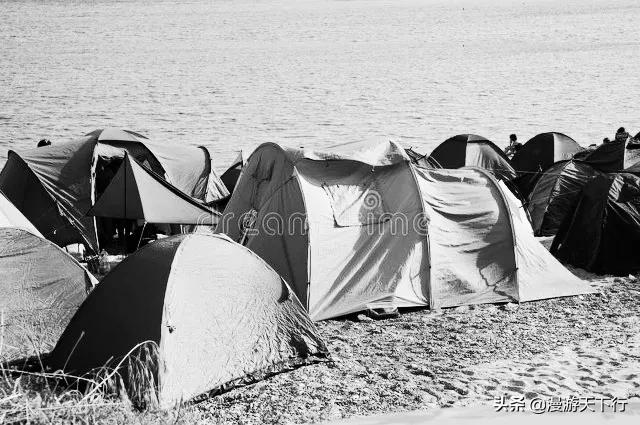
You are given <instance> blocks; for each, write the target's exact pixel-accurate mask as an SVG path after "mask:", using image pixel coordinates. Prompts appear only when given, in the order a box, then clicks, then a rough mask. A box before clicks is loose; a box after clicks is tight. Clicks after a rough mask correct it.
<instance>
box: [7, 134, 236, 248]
mask: <svg viewBox="0 0 640 425" xmlns="http://www.w3.org/2000/svg"><path fill="white" fill-rule="evenodd" d="M125 152H126V153H128V154H129V155H130V156H131V157H133V158H135V159H136V160H137V161H138V162H140V163H141V164H143V165H145V166H146V167H148V168H149V169H151V170H152V171H154V172H156V173H157V174H159V175H161V176H163V177H164V178H166V179H167V181H169V182H170V183H171V184H172V185H174V186H176V187H177V188H178V189H180V190H181V191H183V192H185V193H187V194H189V195H190V196H193V197H195V198H197V199H201V200H204V201H207V202H208V201H211V200H217V199H222V198H224V197H226V196H228V192H227V191H226V188H225V187H224V185H223V184H222V182H220V181H219V179H218V177H217V176H216V175H215V173H214V172H213V170H212V168H211V160H210V156H209V153H208V151H207V150H206V149H204V148H198V147H189V146H180V145H177V144H169V143H167V144H161V143H157V142H150V141H149V140H148V139H145V138H144V136H141V135H139V134H137V133H134V132H131V131H128V130H120V129H104V130H96V131H94V132H91V133H89V134H87V135H86V136H85V137H83V138H81V139H78V140H74V141H71V142H66V143H56V144H53V145H50V146H46V147H41V148H37V149H33V150H28V151H24V152H20V153H17V152H15V151H9V155H8V159H7V163H6V164H5V167H4V168H3V170H2V173H0V190H2V191H3V192H4V193H5V195H6V196H7V198H8V199H9V200H10V201H11V202H12V203H13V204H14V205H16V207H17V208H18V209H19V210H20V211H21V212H22V213H23V214H24V215H25V216H26V217H27V219H29V221H30V222H31V223H33V225H34V226H35V227H36V228H37V229H38V230H39V231H40V232H41V233H42V234H43V235H44V236H45V237H46V238H47V239H49V240H52V241H54V242H55V243H57V244H58V245H60V246H66V245H69V244H72V243H84V244H85V245H86V246H87V247H88V248H89V249H91V250H92V251H94V252H98V250H99V246H98V245H99V244H98V235H97V230H96V221H95V219H94V218H93V217H87V216H86V212H87V211H88V210H89V208H90V207H91V205H92V204H93V202H94V200H95V198H96V195H97V194H98V193H96V192H97V189H98V188H97V183H98V182H99V181H100V180H101V176H102V175H106V171H103V166H113V165H119V162H120V161H122V158H123V157H124V154H125ZM103 173H105V174H103ZM106 184H108V181H106V182H103V183H102V186H103V187H106Z"/></svg>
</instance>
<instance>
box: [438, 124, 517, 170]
mask: <svg viewBox="0 0 640 425" xmlns="http://www.w3.org/2000/svg"><path fill="white" fill-rule="evenodd" d="M429 160H431V161H433V162H435V163H437V164H440V166H441V167H442V168H461V167H465V166H467V167H480V168H484V169H486V170H488V171H490V172H491V173H492V174H493V175H494V176H496V177H497V178H499V179H501V180H512V179H514V178H515V177H516V172H515V170H514V169H513V167H512V166H511V165H510V164H509V158H507V156H506V155H505V153H504V152H503V151H502V150H501V149H500V148H499V147H497V146H496V145H495V144H494V143H493V142H492V141H490V140H488V139H485V138H484V137H482V136H477V135H475V134H458V135H457V136H453V137H451V138H449V139H447V140H445V141H444V142H442V143H440V144H439V145H438V147H436V148H435V149H434V150H433V152H431V155H429Z"/></svg>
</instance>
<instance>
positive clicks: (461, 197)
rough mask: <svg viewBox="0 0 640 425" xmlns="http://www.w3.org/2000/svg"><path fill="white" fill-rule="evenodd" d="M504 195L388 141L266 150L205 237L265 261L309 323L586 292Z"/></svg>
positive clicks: (254, 158) (473, 174)
mask: <svg viewBox="0 0 640 425" xmlns="http://www.w3.org/2000/svg"><path fill="white" fill-rule="evenodd" d="M505 190H506V187H505V186H503V185H500V184H498V182H497V180H496V179H495V178H493V177H492V176H491V174H490V173H488V172H487V171H485V170H482V169H478V168H476V169H457V170H449V169H447V170H429V169H425V168H422V167H415V166H414V165H412V164H411V162H410V159H409V157H408V156H407V155H406V153H405V151H404V149H402V147H400V146H399V145H397V144H396V143H393V142H390V143H386V144H381V145H378V146H375V147H373V148H371V149H367V150H354V151H351V152H337V151H327V152H316V151H306V150H299V149H291V148H284V147H280V146H278V145H276V144H273V143H267V144H263V145H261V146H260V147H258V148H257V149H256V150H255V151H254V153H253V154H252V155H251V157H250V158H249V161H248V163H247V165H246V167H245V171H244V172H243V174H242V176H241V177H240V180H239V181H238V184H237V190H236V191H235V192H234V195H233V196H232V197H231V199H230V201H229V204H228V205H227V208H226V209H225V211H224V213H223V217H222V218H221V220H220V224H219V225H218V228H217V229H216V232H223V233H227V234H228V235H229V236H230V237H231V238H232V239H234V240H236V241H243V242H244V243H246V246H247V247H249V248H250V249H251V250H253V251H254V252H256V253H257V254H258V255H260V256H261V257H262V258H264V259H265V261H267V262H268V263H269V264H271V266H272V267H273V268H274V269H275V270H276V271H277V272H278V273H280V275H282V276H283V277H284V278H285V279H286V280H287V281H288V282H291V284H292V286H293V288H294V290H295V291H296V294H297V295H298V298H299V299H300V300H302V302H303V303H305V304H306V306H307V308H308V311H309V314H310V316H311V318H312V319H314V320H323V319H329V318H332V317H338V316H341V315H345V314H349V313H354V312H357V311H362V310H366V309H372V308H380V307H391V308H393V307H412V306H430V307H431V308H440V307H453V306H458V305H464V304H478V303H491V302H507V301H529V300H535V299H542V298H551V297H556V296H566V295H575V294H579V293H585V292H589V291H590V289H589V287H588V286H587V285H586V284H584V283H583V282H582V281H580V280H579V279H577V278H576V277H575V276H573V275H572V274H571V273H570V272H568V271H567V270H566V269H564V267H562V265H561V264H560V263H559V262H557V261H556V260H555V259H554V258H553V257H552V256H551V255H550V254H549V253H548V252H547V251H546V250H545V249H544V247H543V246H542V245H540V244H539V243H538V242H537V241H536V240H535V238H534V237H533V232H532V231H531V227H530V225H529V223H528V222H527V221H526V219H524V218H523V216H522V214H520V213H519V212H518V211H515V208H516V207H515V204H517V203H518V201H517V200H516V199H515V198H514V197H510V196H508V195H507V194H505ZM423 223H426V228H425V226H423ZM338 246H339V247H340V249H335V248H336V247H338ZM516 264H517V266H516Z"/></svg>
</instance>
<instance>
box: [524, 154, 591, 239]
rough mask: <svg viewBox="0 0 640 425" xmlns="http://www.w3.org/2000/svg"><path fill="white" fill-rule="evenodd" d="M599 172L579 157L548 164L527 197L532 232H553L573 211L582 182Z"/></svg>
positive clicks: (547, 233)
mask: <svg viewBox="0 0 640 425" xmlns="http://www.w3.org/2000/svg"><path fill="white" fill-rule="evenodd" d="M602 174H604V173H603V172H601V171H598V170H597V169H596V168H594V167H592V166H591V165H589V164H588V163H586V162H583V161H578V160H565V161H558V162H556V163H555V164H553V165H552V166H551V167H549V168H547V169H546V170H545V171H544V173H543V174H542V175H541V176H540V178H539V179H538V181H537V182H536V184H535V186H534V187H533V190H532V191H531V193H530V194H529V199H528V200H527V209H528V211H529V215H530V217H531V223H532V227H533V230H534V232H535V235H536V236H551V235H555V234H556V232H557V231H558V227H559V226H560V223H562V220H563V219H564V218H565V217H566V216H567V215H568V214H571V212H572V211H573V208H574V207H575V204H576V202H577V201H578V199H579V198H580V191H581V190H582V188H583V187H584V185H586V184H587V183H588V182H589V181H590V180H591V179H594V178H596V177H597V176H599V175H602Z"/></svg>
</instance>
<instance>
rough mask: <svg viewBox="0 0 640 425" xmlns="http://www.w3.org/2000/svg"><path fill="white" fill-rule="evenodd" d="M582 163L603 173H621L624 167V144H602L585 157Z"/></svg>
mask: <svg viewBox="0 0 640 425" xmlns="http://www.w3.org/2000/svg"><path fill="white" fill-rule="evenodd" d="M583 161H584V162H586V163H588V164H589V165H591V166H592V167H594V168H596V169H598V170H600V171H602V172H604V173H616V172H619V171H622V170H623V169H624V165H625V143H624V142H610V143H604V144H602V145H600V146H598V147H597V148H596V149H595V150H593V151H592V152H590V153H589V154H588V155H587V156H585V157H584V159H583Z"/></svg>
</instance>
